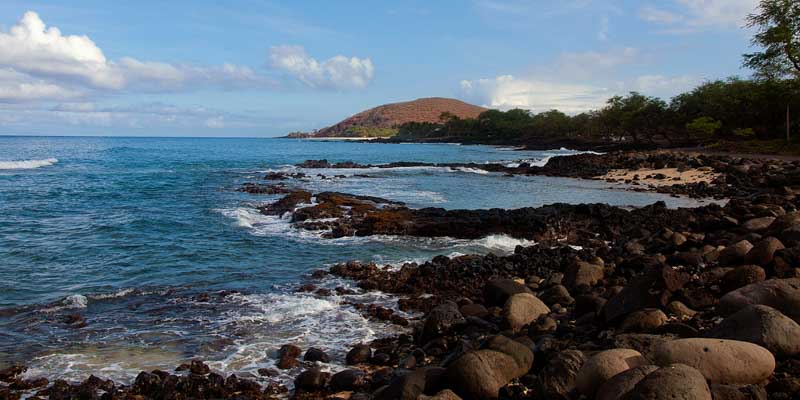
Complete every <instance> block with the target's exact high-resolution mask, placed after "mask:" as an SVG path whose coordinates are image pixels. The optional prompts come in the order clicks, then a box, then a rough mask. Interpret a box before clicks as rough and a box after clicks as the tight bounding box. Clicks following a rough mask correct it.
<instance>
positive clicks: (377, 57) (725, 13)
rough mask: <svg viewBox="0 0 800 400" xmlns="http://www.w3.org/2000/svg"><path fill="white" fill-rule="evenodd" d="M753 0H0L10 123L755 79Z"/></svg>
mask: <svg viewBox="0 0 800 400" xmlns="http://www.w3.org/2000/svg"><path fill="white" fill-rule="evenodd" d="M757 2H758V1H757V0H658V1H655V0H559V1H554V0H464V1H449V0H441V1H436V2H431V1H402V2H399V1H397V2H376V1H347V0H343V1H324V0H320V1H302V2H297V1H293V2H289V1H284V2H271V1H255V0H253V1H247V0H241V1H229V2H224V3H225V5H221V4H219V3H223V2H217V1H203V0H195V1H179V0H172V1H169V2H165V1H145V0H139V1H136V2H119V1H113V2H110V1H107V0H102V1H85V0H70V1H37V0H24V1H18V0H3V1H2V2H0V134H12V135H124V136H223V137H224V136H277V135H283V134H286V133H288V132H292V131H310V130H313V129H317V128H322V127H325V126H327V125H330V124H333V123H335V122H338V121H339V120H341V119H343V118H346V117H348V116H350V115H352V114H355V113H357V112H359V111H362V110H364V109H367V108H371V107H374V106H377V105H380V104H384V103H391V102H397V101H407V100H413V99H416V98H422V97H453V98H458V99H461V100H464V101H467V102H471V103H474V104H478V105H482V106H486V107H490V108H498V109H510V108H525V109H529V110H531V111H532V112H534V113H537V112H542V111H547V110H550V109H559V110H562V111H564V112H567V113H570V114H575V113H579V112H582V111H586V110H590V109H596V108H599V107H602V105H603V103H604V102H605V100H606V99H608V98H609V97H611V96H613V95H616V94H625V93H627V92H629V91H639V92H641V93H644V94H647V95H651V96H658V97H662V98H665V99H668V98H670V97H671V96H674V95H675V94H678V93H680V92H682V91H686V90H689V89H691V88H692V87H694V86H696V85H697V84H699V83H702V82H703V81H706V80H714V79H720V78H726V77H730V76H749V75H750V72H749V71H747V70H744V69H742V67H741V55H742V54H743V53H745V52H749V51H751V50H752V48H751V47H750V36H751V34H752V32H750V31H748V29H746V28H745V27H744V19H745V17H746V16H747V14H748V13H751V12H753V10H754V9H755V7H756V5H757Z"/></svg>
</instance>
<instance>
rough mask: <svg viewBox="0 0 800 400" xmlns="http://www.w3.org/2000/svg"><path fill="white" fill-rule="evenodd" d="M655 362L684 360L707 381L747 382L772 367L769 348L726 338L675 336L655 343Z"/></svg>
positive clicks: (765, 375)
mask: <svg viewBox="0 0 800 400" xmlns="http://www.w3.org/2000/svg"><path fill="white" fill-rule="evenodd" d="M653 358H654V360H655V362H656V364H657V365H661V366H668V365H670V364H686V365H688V366H691V367H693V368H696V369H697V370H698V371H700V372H701V373H702V374H703V376H705V377H706V379H707V380H708V381H709V382H710V383H719V384H726V385H736V384H739V385H747V384H755V383H761V382H763V381H764V380H766V379H767V378H768V377H769V376H770V375H771V374H772V371H773V370H775V357H773V356H772V353H770V352H769V350H767V349H765V348H763V347H761V346H759V345H756V344H753V343H748V342H742V341H738V340H727V339H705V338H691V339H677V340H672V341H669V342H666V343H663V344H661V345H659V346H658V347H657V348H656V350H655V352H654V355H653Z"/></svg>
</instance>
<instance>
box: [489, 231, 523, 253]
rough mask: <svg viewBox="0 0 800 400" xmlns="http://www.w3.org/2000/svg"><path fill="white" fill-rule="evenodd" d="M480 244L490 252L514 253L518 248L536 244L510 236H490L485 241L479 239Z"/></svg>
mask: <svg viewBox="0 0 800 400" xmlns="http://www.w3.org/2000/svg"><path fill="white" fill-rule="evenodd" d="M478 243H480V245H482V246H483V247H486V248H487V249H489V250H490V251H500V252H504V253H513V252H514V249H515V248H516V247H517V246H523V247H528V246H533V245H534V244H536V242H534V241H531V240H525V239H517V238H513V237H511V236H508V235H489V236H487V237H485V238H483V239H478Z"/></svg>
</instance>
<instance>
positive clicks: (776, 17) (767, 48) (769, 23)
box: [744, 0, 800, 142]
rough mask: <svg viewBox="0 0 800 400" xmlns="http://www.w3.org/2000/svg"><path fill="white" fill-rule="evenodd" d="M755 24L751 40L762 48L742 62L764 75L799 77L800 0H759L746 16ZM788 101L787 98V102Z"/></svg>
mask: <svg viewBox="0 0 800 400" xmlns="http://www.w3.org/2000/svg"><path fill="white" fill-rule="evenodd" d="M747 26H748V27H750V28H755V29H756V33H755V35H754V36H753V40H752V41H753V44H754V45H757V46H759V47H761V48H762V51H760V52H756V53H750V54H745V55H744V65H745V66H747V67H750V68H752V69H754V70H755V71H756V74H757V75H758V76H760V77H762V78H766V79H770V80H772V79H780V78H785V77H789V76H793V77H794V78H795V79H800V2H798V1H797V0H761V3H760V4H759V6H758V12H757V13H754V14H750V15H749V16H748V17H747ZM787 103H788V102H787ZM790 110H791V108H790V106H789V104H787V105H786V141H787V142H788V141H789V133H790V131H791V115H790Z"/></svg>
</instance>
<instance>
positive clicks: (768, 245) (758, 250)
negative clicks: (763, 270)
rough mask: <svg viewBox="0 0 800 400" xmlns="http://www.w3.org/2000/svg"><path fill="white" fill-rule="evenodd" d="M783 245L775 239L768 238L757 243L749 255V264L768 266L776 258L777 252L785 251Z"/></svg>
mask: <svg viewBox="0 0 800 400" xmlns="http://www.w3.org/2000/svg"><path fill="white" fill-rule="evenodd" d="M784 248H785V247H784V245H783V243H781V241H780V240H778V239H777V238H774V237H768V238H764V239H762V240H760V241H759V242H757V243H756V244H755V245H754V246H753V248H752V249H750V252H748V253H747V262H748V263H750V264H756V265H761V266H766V265H768V264H769V263H771V262H772V260H773V259H774V258H775V252H776V251H778V250H782V249H784Z"/></svg>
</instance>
